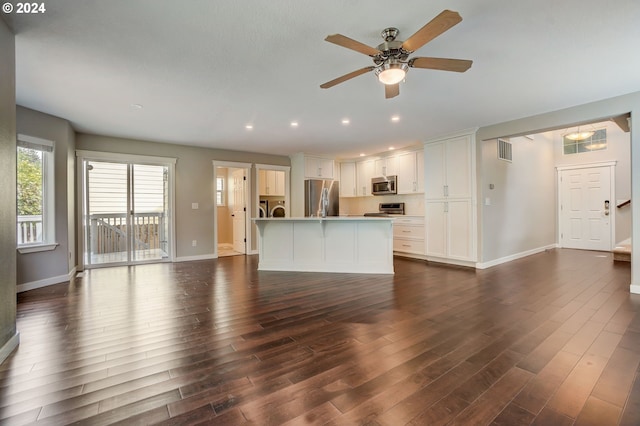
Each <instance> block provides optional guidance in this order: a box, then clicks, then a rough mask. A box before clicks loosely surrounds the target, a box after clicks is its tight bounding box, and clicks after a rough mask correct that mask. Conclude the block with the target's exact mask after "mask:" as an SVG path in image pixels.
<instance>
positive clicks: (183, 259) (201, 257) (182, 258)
mask: <svg viewBox="0 0 640 426" xmlns="http://www.w3.org/2000/svg"><path fill="white" fill-rule="evenodd" d="M217 258H218V256H216V255H215V254H201V255H198V256H180V257H176V258H175V260H174V262H191V261H192V260H211V259H217Z"/></svg>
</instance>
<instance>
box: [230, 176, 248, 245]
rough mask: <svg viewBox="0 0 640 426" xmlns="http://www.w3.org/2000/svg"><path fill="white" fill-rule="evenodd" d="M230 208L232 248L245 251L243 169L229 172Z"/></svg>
mask: <svg viewBox="0 0 640 426" xmlns="http://www.w3.org/2000/svg"><path fill="white" fill-rule="evenodd" d="M230 189H231V191H230V195H231V197H230V204H231V205H230V206H229V207H230V208H231V211H232V216H233V250H234V251H237V252H240V253H246V242H245V239H246V235H245V221H246V217H245V215H246V214H247V213H246V204H245V196H244V190H245V169H233V171H232V172H231V188H230Z"/></svg>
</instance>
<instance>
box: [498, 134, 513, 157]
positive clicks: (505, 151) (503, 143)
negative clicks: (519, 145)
mask: <svg viewBox="0 0 640 426" xmlns="http://www.w3.org/2000/svg"><path fill="white" fill-rule="evenodd" d="M498 159H499V160H504V161H509V162H511V161H512V159H513V155H512V151H511V142H509V141H507V140H504V139H498Z"/></svg>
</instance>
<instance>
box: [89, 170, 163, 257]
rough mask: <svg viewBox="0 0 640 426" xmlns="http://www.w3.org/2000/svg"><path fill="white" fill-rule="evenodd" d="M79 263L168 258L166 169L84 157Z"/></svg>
mask: <svg viewBox="0 0 640 426" xmlns="http://www.w3.org/2000/svg"><path fill="white" fill-rule="evenodd" d="M83 165H84V166H83V169H84V170H83V171H84V191H83V192H84V209H83V210H84V214H83V218H84V264H85V265H86V266H87V267H91V266H99V265H111V264H133V263H140V262H158V261H163V260H169V259H170V257H171V253H170V250H171V247H172V244H171V223H170V220H169V218H170V217H171V209H170V206H171V195H170V185H169V177H170V167H169V166H167V165H154V164H138V163H132V162H120V161H106V160H88V159H84V160H83Z"/></svg>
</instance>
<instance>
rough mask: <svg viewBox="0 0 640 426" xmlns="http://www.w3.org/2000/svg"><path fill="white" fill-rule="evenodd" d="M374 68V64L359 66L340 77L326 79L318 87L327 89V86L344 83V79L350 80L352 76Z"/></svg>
mask: <svg viewBox="0 0 640 426" xmlns="http://www.w3.org/2000/svg"><path fill="white" fill-rule="evenodd" d="M374 68H375V67H374V66H370V67H365V68H361V69H359V70H355V71H351V72H350V73H349V74H345V75H343V76H341V77H338V78H334V79H333V80H331V81H327V82H326V83H324V84H321V85H320V87H321V88H323V89H328V88H329V87H333V86H335V85H336V84H340V83H344V82H345V81H347V80H351V79H352V78H354V77H357V76H359V75H362V74H365V73H368V72H369V71H373V70H374Z"/></svg>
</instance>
